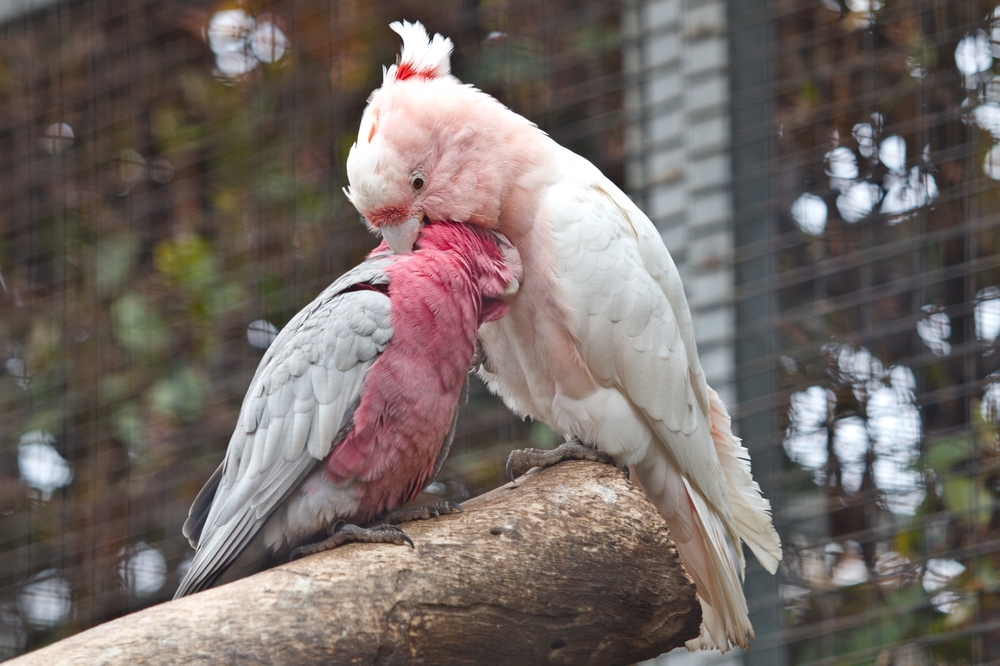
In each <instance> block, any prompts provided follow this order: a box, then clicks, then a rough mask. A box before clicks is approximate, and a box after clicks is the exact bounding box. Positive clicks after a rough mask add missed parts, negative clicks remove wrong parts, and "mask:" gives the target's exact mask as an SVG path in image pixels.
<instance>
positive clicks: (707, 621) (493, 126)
mask: <svg viewBox="0 0 1000 666" xmlns="http://www.w3.org/2000/svg"><path fill="white" fill-rule="evenodd" d="M391 28H392V29H393V30H394V31H396V32H397V33H399V34H400V36H401V37H402V39H403V48H402V54H401V56H400V58H399V60H398V62H397V64H395V65H393V66H391V67H389V68H388V69H387V70H386V71H385V73H384V77H383V84H382V87H381V88H379V89H378V90H376V91H375V92H374V93H373V94H372V96H371V97H370V98H369V103H368V107H367V108H366V110H365V112H364V115H363V116H362V119H361V128H360V132H359V134H358V141H357V143H356V144H355V145H354V146H353V147H352V149H351V152H350V156H349V157H348V160H347V172H348V177H349V179H350V187H349V189H347V190H346V193H347V196H348V198H349V199H350V200H351V202H352V203H354V205H355V206H356V207H357V209H358V210H359V211H360V212H361V214H362V215H363V216H364V217H365V218H366V219H367V220H368V222H369V223H370V224H371V225H372V226H373V227H375V228H377V229H378V230H379V231H380V232H381V234H382V236H383V237H384V238H385V240H386V242H387V243H388V245H389V246H390V247H391V248H392V249H393V250H394V251H395V252H408V251H409V250H410V248H411V246H412V243H413V239H414V238H415V237H416V235H417V234H418V233H419V232H420V229H421V226H422V225H424V227H425V228H426V225H427V224H430V225H431V226H433V225H434V224H436V223H438V222H439V221H443V220H461V221H465V222H469V223H472V224H475V225H479V226H482V227H485V228H488V229H493V230H496V231H499V232H500V233H502V234H504V235H505V236H506V237H507V238H508V239H510V241H511V243H513V245H514V246H515V247H516V248H517V250H518V251H519V252H520V257H521V260H522V262H523V267H524V280H523V282H522V283H521V288H520V291H519V292H518V293H517V295H516V296H515V297H514V298H512V299H511V301H510V312H509V314H508V315H507V316H506V317H504V318H503V319H501V320H498V321H494V322H489V323H486V324H484V325H483V326H482V327H481V328H480V330H479V339H480V342H481V343H482V347H483V350H484V352H485V356H486V361H485V362H484V363H483V366H482V369H481V370H480V376H481V377H482V378H483V379H484V380H485V381H486V383H487V384H488V385H489V387H490V388H491V389H492V390H493V391H495V392H496V393H497V394H499V395H500V396H501V397H502V398H503V400H504V402H505V403H506V404H507V405H508V406H509V407H510V408H511V409H513V410H514V411H515V412H516V413H518V414H519V415H521V416H530V417H532V418H535V419H538V420H541V421H543V422H545V423H547V424H548V425H549V426H551V427H552V428H553V429H555V430H556V431H557V432H560V433H563V434H565V435H566V436H567V438H569V439H573V440H577V441H581V442H583V443H585V444H587V445H590V446H593V447H596V448H597V449H598V450H600V451H602V452H604V453H606V454H609V455H610V456H612V457H613V459H614V460H615V461H617V463H618V464H622V465H628V466H629V468H630V469H631V471H632V473H633V475H634V476H633V478H635V479H638V481H639V483H640V484H641V486H642V488H643V490H644V491H645V493H646V495H647V497H649V499H650V500H651V501H652V502H653V504H655V505H656V507H657V508H658V509H659V511H660V513H661V514H662V515H663V517H664V518H665V519H666V520H667V523H668V525H669V526H670V529H671V531H672V534H673V537H674V541H675V542H676V544H677V549H678V551H679V552H680V555H681V559H682V561H683V563H684V565H685V567H686V568H687V571H688V572H689V573H690V575H691V577H692V578H693V579H694V581H695V583H696V585H697V589H698V595H699V597H700V600H701V605H702V610H703V618H704V619H703V623H702V632H701V637H700V639H695V640H693V641H691V642H689V643H688V647H689V648H691V649H696V648H698V647H717V648H720V649H722V650H727V649H729V647H730V643H734V644H736V645H739V646H740V647H744V648H745V647H747V645H748V643H747V638H748V635H749V636H752V635H753V629H752V627H751V626H750V621H749V619H748V617H747V603H746V599H745V597H744V595H743V590H742V586H741V582H742V578H743V574H744V568H745V562H744V558H743V550H742V547H741V543H746V544H747V545H748V546H749V547H750V549H751V550H752V551H753V552H754V554H755V555H756V556H757V559H758V560H759V561H760V562H761V564H763V565H764V567H765V568H766V569H767V570H768V571H770V572H772V573H773V572H774V571H775V570H776V568H777V565H778V561H779V559H780V557H781V542H780V540H779V538H778V535H777V533H776V532H775V530H774V527H773V525H772V524H771V517H770V504H769V503H768V501H767V500H766V499H764V498H763V497H762V495H761V492H760V487H759V486H758V485H757V483H756V482H754V480H753V478H752V476H751V474H750V457H749V454H748V452H747V450H746V449H745V448H744V447H743V446H742V445H741V443H740V441H739V440H738V439H736V438H735V437H734V436H733V434H732V431H731V429H730V419H729V415H728V414H727V411H726V407H725V405H724V404H723V403H722V401H721V400H720V399H719V396H718V395H717V394H716V393H715V391H713V390H712V389H711V388H709V386H708V384H707V383H706V381H705V375H704V372H703V371H702V368H701V363H700V362H699V360H698V353H697V350H696V348H695V339H694V330H693V327H692V323H691V314H690V311H689V309H688V305H687V300H686V298H685V296H684V290H683V288H682V286H681V281H680V277H679V275H678V273H677V268H676V267H675V265H674V262H673V260H672V259H671V257H670V254H669V252H667V249H666V247H664V244H663V241H662V239H661V237H660V234H659V233H658V232H657V230H656V228H655V227H654V226H653V224H652V222H650V220H649V218H648V217H646V215H645V214H643V212H642V211H641V210H639V208H638V207H636V206H635V205H634V204H633V203H632V201H630V200H629V198H628V197H627V196H625V194H624V193H623V192H622V191H621V190H620V189H618V188H617V187H616V186H615V185H614V184H613V183H612V182H611V181H610V180H608V179H607V178H605V177H604V175H603V174H601V172H600V171H599V170H598V169H597V168H596V167H594V166H593V165H592V164H591V163H590V162H588V161H587V160H585V159H584V158H582V157H580V156H578V155H576V154H574V153H572V152H570V151H569V150H567V149H565V148H563V147H561V146H559V145H558V144H557V143H556V142H555V141H553V140H552V139H550V138H549V137H548V136H547V135H546V134H545V133H544V132H542V131H540V130H539V129H538V128H537V127H536V126H535V125H534V124H532V123H531V122H529V121H528V120H526V119H525V118H523V117H521V116H519V115H518V114H516V113H514V112H512V111H511V110H509V109H507V108H506V107H505V106H503V105H502V104H500V103H499V102H497V101H496V100H495V99H493V98H492V97H490V96H489V95H487V94H485V93H483V92H481V91H479V90H477V89H475V88H473V87H471V86H468V85H463V84H462V83H461V82H460V81H459V80H458V79H456V78H455V77H453V76H451V75H450V63H449V58H450V54H451V50H452V44H451V41H450V40H448V39H445V38H444V37H442V36H441V35H435V36H434V38H433V39H430V38H428V35H427V32H426V31H425V30H424V28H423V26H421V25H420V24H419V23H415V24H411V23H393V24H392V26H391ZM564 447H567V445H563V447H560V449H563V448H564ZM576 448H577V449H579V448H580V447H579V445H577V447H576ZM571 450H572V447H567V448H566V451H571ZM522 453H523V452H522ZM543 459H544V457H542V458H539V460H543ZM549 460H551V459H549Z"/></svg>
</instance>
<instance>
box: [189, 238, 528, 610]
mask: <svg viewBox="0 0 1000 666" xmlns="http://www.w3.org/2000/svg"><path fill="white" fill-rule="evenodd" d="M425 231H426V233H424V234H423V235H422V236H421V237H420V239H419V241H417V244H416V249H415V251H414V252H413V253H412V254H405V255H399V254H393V253H392V252H391V251H389V249H388V248H387V247H386V246H385V245H384V244H382V245H381V246H380V247H378V248H376V249H375V250H374V251H373V252H372V253H371V255H369V257H368V259H367V260H366V261H364V262H363V263H362V264H360V265H359V266H358V267H356V268H354V269H352V270H350V271H348V272H347V273H345V274H344V275H343V276H342V277H341V278H340V279H338V280H337V281H336V282H334V283H333V284H332V285H331V286H330V287H328V288H327V289H326V290H325V291H323V293H321V294H320V295H319V296H318V297H317V298H316V300H314V301H313V302H312V303H310V304H309V305H308V306H307V307H306V308H305V309H303V310H302V311H301V312H299V313H298V314H297V315H295V317H293V318H292V320H291V321H289V322H288V324H287V325H286V326H285V327H284V329H283V330H282V331H281V332H280V333H279V334H278V336H277V338H275V340H274V342H273V343H272V344H271V345H270V347H269V348H268V349H267V352H266V353H265V354H264V358H263V359H262V360H261V362H260V365H259V367H258V368H257V372H256V374H255V375H254V377H253V380H252V381H251V382H250V388H249V390H248V391H247V394H246V397H245V398H244V401H243V406H242V408H241V410H240V414H239V419H238V421H237V424H236V429H235V431H234V432H233V436H232V438H231V439H230V442H229V448H228V450H227V451H226V457H225V460H224V461H223V463H222V464H221V465H220V466H219V468H218V470H216V472H215V474H214V475H213V476H212V478H211V479H210V480H209V481H208V483H207V484H206V485H205V487H204V488H203V489H202V491H201V493H200V494H199V495H198V497H197V498H196V499H195V501H194V504H193V505H192V507H191V511H190V515H189V517H188V520H187V522H186V523H185V524H184V534H185V536H187V537H188V539H189V540H190V541H191V544H192V546H194V547H195V548H196V549H197V550H196V552H195V554H194V559H193V560H192V562H191V565H190V567H189V568H188V570H187V573H186V574H185V576H184V578H183V580H182V581H181V584H180V587H179V588H178V590H177V593H176V595H175V598H176V597H182V596H184V595H187V594H192V593H194V592H198V591H200V590H203V589H206V588H209V587H213V586H216V585H220V584H222V583H225V582H229V581H231V580H235V579H237V578H242V577H244V576H248V575H250V574H253V573H256V572H258V571H261V570H263V569H265V568H268V567H270V566H273V565H276V564H279V563H281V562H285V561H287V560H288V559H289V556H291V555H292V554H293V551H295V549H297V548H301V551H300V552H304V553H309V552H315V551H316V550H319V549H323V548H325V547H333V546H335V545H338V544H339V543H343V542H345V541H384V542H389V543H396V544H400V543H404V542H408V541H409V539H408V537H406V536H405V535H404V534H403V533H402V532H401V531H400V530H399V529H398V528H395V527H392V526H384V525H383V526H381V527H376V528H373V529H369V530H365V529H359V528H358V527H357V525H363V524H365V523H368V522H369V521H371V520H372V519H375V518H378V517H380V516H383V515H384V514H386V513H387V512H390V511H393V510H395V509H398V508H399V507H402V506H403V505H404V504H406V503H407V502H410V501H412V500H413V498H414V497H416V495H417V494H418V493H419V492H420V491H421V490H422V489H423V488H424V487H425V486H427V484H429V483H430V482H431V481H432V480H433V479H434V476H435V475H436V474H437V472H438V470H439V469H440V467H441V464H442V462H443V461H444V459H445V457H446V456H447V454H448V448H449V446H450V444H451V439H452V437H453V436H454V429H455V423H456V420H457V414H458V408H459V403H460V398H461V395H462V392H463V390H464V387H465V384H466V381H467V375H468V371H469V368H470V364H471V363H472V362H473V359H474V355H475V351H476V331H477V329H478V328H479V326H480V325H481V324H483V323H484V322H488V321H492V320H494V319H497V318H499V317H502V316H503V315H504V314H505V313H506V312H507V305H506V299H507V298H509V297H510V296H511V295H512V294H514V293H516V291H517V288H518V286H519V278H520V277H521V266H520V261H519V259H518V254H517V251H516V250H514V249H513V248H512V247H511V245H510V244H509V243H507V242H506V240H505V239H503V238H502V237H499V236H498V235H496V234H494V233H492V232H490V231H487V230H483V229H480V228H476V227H472V226H468V225H461V224H435V225H433V226H432V227H428V228H427V229H425ZM438 510H446V511H447V510H448V507H445V506H442V507H440V508H439V509H435V512H436V511H438ZM418 513H419V512H418ZM340 521H346V523H347V525H346V527H342V528H341V529H339V531H337V532H335V533H334V534H333V535H332V536H331V537H330V539H329V540H327V541H325V542H322V543H321V544H320V545H318V546H313V545H309V544H310V543H311V542H313V541H316V540H317V539H319V538H322V536H324V535H325V534H326V533H327V532H328V530H330V528H332V527H334V526H337V527H340Z"/></svg>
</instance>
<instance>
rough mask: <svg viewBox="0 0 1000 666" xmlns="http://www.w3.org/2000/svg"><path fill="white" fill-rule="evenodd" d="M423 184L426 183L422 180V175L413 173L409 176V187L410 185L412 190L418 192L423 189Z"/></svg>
mask: <svg viewBox="0 0 1000 666" xmlns="http://www.w3.org/2000/svg"><path fill="white" fill-rule="evenodd" d="M425 184H426V183H425V182H424V177H423V176H422V175H420V174H413V175H412V176H410V187H412V188H413V189H414V191H416V192H419V191H420V190H422V189H424V185H425Z"/></svg>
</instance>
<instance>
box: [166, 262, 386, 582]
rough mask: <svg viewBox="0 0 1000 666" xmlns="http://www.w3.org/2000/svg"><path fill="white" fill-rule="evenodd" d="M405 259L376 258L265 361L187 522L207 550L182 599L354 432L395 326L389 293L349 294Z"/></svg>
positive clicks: (288, 330)
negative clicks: (365, 390)
mask: <svg viewBox="0 0 1000 666" xmlns="http://www.w3.org/2000/svg"><path fill="white" fill-rule="evenodd" d="M395 259H396V257H395V256H393V255H389V256H380V257H375V258H373V259H369V260H368V261H366V262H365V263H363V264H361V265H360V266H358V267H357V268H355V269H353V270H351V271H349V272H348V273H346V274H345V275H344V276H342V277H341V278H340V279H339V280H337V281H336V282H334V283H333V284H332V285H330V287H328V288H327V289H326V290H324V291H323V293H321V294H320V295H319V296H318V297H317V298H316V299H315V300H314V301H313V302H312V303H310V304H309V305H308V306H307V307H306V308H304V309H303V310H302V311H301V312H299V313H298V314H297V315H295V317H293V318H292V320H291V321H289V323H288V325H286V326H285V328H284V329H282V331H281V332H280V333H279V334H278V336H277V338H275V340H274V342H273V343H272V344H271V346H270V347H269V348H268V350H267V352H266V353H265V354H264V358H263V359H261V362H260V365H259V366H258V368H257V372H256V373H255V374H254V377H253V379H252V380H251V382H250V387H249V389H248V390H247V397H246V398H244V400H243V406H242V408H241V409H240V415H239V420H238V421H237V424H236V428H235V430H234V432H233V436H232V438H231V439H230V442H229V448H228V449H227V451H226V457H225V460H224V461H223V463H222V465H220V466H219V469H218V470H216V473H215V474H214V475H213V476H212V478H211V479H210V480H209V482H208V483H207V484H206V486H205V488H204V489H203V490H202V492H201V493H199V495H198V497H197V499H196V500H195V502H194V504H193V505H192V507H191V512H190V515H189V517H188V520H187V522H186V523H185V532H184V533H185V535H186V536H188V538H189V539H191V541H192V543H197V548H198V550H197V552H196V553H195V556H194V559H193V560H192V562H191V566H190V567H189V568H188V571H187V573H186V574H185V576H184V579H183V580H182V581H181V585H180V587H179V588H178V590H177V594H176V595H175V598H176V597H181V596H184V595H186V594H190V593H192V592H196V591H199V590H202V589H205V588H207V587H210V586H211V585H212V583H213V582H214V581H215V580H216V579H217V578H218V577H219V575H221V574H222V573H223V572H224V571H225V569H226V567H227V566H229V564H231V563H232V561H233V560H234V559H235V558H236V557H237V556H238V555H239V553H240V552H241V551H242V550H243V549H244V548H245V547H246V546H247V544H248V543H249V542H250V540H251V539H252V538H253V537H254V535H255V534H256V533H257V532H258V530H260V528H261V526H262V525H263V524H264V522H265V521H266V520H267V518H268V517H269V516H270V515H271V513H272V512H273V511H274V510H275V509H276V508H277V507H278V506H279V505H280V504H281V502H282V501H284V500H285V499H286V498H287V497H288V496H289V494H290V493H291V492H292V491H293V490H294V489H295V488H296V487H297V486H298V485H299V484H300V483H301V482H302V481H303V479H305V477H306V476H307V475H308V474H309V472H310V471H312V470H313V468H315V466H316V465H317V464H319V463H320V461H321V460H323V459H324V458H325V457H326V456H327V454H328V453H329V452H330V450H331V449H332V447H333V446H334V445H335V444H336V443H337V442H339V441H340V440H341V439H343V437H344V436H345V435H346V434H347V432H348V431H349V429H350V423H351V419H352V417H353V413H354V409H355V408H356V407H357V405H358V402H359V401H360V396H361V386H362V383H363V382H364V377H365V374H366V372H367V370H368V368H369V367H370V366H371V364H372V363H374V361H375V359H377V358H378V355H379V354H381V353H382V351H384V350H385V348H386V346H387V345H388V343H389V340H390V338H391V337H392V326H391V323H390V307H389V298H388V296H386V295H385V294H383V293H381V292H379V291H375V290H369V289H365V290H360V291H345V290H346V289H348V288H349V287H351V286H353V285H356V284H359V283H371V284H387V283H388V277H387V276H386V274H385V267H386V265H387V264H388V263H391V262H392V261H394V260H395ZM317 389H319V390H317ZM209 503H210V506H209Z"/></svg>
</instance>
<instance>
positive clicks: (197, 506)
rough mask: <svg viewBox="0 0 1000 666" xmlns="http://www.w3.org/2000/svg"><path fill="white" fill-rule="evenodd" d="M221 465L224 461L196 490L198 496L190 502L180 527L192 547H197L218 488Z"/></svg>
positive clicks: (220, 477) (220, 478)
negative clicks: (186, 514) (199, 488)
mask: <svg viewBox="0 0 1000 666" xmlns="http://www.w3.org/2000/svg"><path fill="white" fill-rule="evenodd" d="M223 465H225V462H223V463H221V464H219V466H218V467H217V468H216V470H215V472H214V473H213V474H212V476H210V477H209V479H208V481H206V482H205V485H204V486H202V488H201V490H200V491H198V496H197V497H195V498H194V502H192V503H191V508H190V509H189V510H188V517H187V520H185V521H184V527H182V528H181V532H182V533H183V534H184V536H185V537H187V540H188V543H190V544H191V547H192V548H197V547H198V541H199V539H201V531H202V530H203V529H204V528H205V521H206V520H207V519H208V512H209V511H210V510H211V508H212V500H214V499H215V493H216V491H217V490H218V489H219V482H220V481H221V480H222V467H223Z"/></svg>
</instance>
